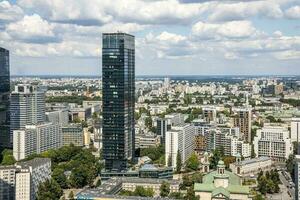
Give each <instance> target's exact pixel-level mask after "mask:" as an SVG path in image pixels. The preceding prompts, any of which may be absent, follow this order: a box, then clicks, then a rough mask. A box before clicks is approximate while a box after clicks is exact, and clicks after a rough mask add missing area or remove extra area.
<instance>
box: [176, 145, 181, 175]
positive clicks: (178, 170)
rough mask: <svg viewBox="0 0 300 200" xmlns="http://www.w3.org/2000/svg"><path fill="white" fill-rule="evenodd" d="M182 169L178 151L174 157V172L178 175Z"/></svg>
mask: <svg viewBox="0 0 300 200" xmlns="http://www.w3.org/2000/svg"><path fill="white" fill-rule="evenodd" d="M181 168H182V160H181V154H180V151H179V150H178V151H177V156H176V172H177V173H180V172H181Z"/></svg>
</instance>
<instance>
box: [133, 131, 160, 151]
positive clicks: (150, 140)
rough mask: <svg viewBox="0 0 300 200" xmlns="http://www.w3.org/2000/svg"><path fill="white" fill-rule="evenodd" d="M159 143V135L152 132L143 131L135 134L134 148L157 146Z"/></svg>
mask: <svg viewBox="0 0 300 200" xmlns="http://www.w3.org/2000/svg"><path fill="white" fill-rule="evenodd" d="M159 144H160V137H159V136H158V135H156V134H154V133H151V132H149V133H143V134H137V135H135V148H136V149H138V148H140V149H146V148H150V147H157V146H159Z"/></svg>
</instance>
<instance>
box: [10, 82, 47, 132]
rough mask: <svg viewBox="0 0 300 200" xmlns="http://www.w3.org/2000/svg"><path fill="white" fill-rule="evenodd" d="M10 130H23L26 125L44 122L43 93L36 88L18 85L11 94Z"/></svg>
mask: <svg viewBox="0 0 300 200" xmlns="http://www.w3.org/2000/svg"><path fill="white" fill-rule="evenodd" d="M10 113H11V117H10V129H11V133H13V131H14V130H20V129H24V128H25V126H26V125H35V124H38V123H42V122H45V120H46V115H45V92H44V90H42V89H41V88H39V87H38V86H34V85H28V84H19V85H16V86H15V90H14V91H13V92H12V93H11V101H10Z"/></svg>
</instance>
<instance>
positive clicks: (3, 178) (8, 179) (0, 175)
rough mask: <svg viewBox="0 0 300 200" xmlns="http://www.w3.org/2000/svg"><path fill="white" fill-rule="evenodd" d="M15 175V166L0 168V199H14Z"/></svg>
mask: <svg viewBox="0 0 300 200" xmlns="http://www.w3.org/2000/svg"><path fill="white" fill-rule="evenodd" d="M15 174H16V167H15V166H13V165H9V166H0V199H7V200H14V199H15Z"/></svg>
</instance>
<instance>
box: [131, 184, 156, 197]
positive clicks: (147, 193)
mask: <svg viewBox="0 0 300 200" xmlns="http://www.w3.org/2000/svg"><path fill="white" fill-rule="evenodd" d="M133 195H134V196H139V197H153V195H154V191H153V189H152V188H148V189H145V188H144V187H142V186H136V188H135V190H134V192H133Z"/></svg>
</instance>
